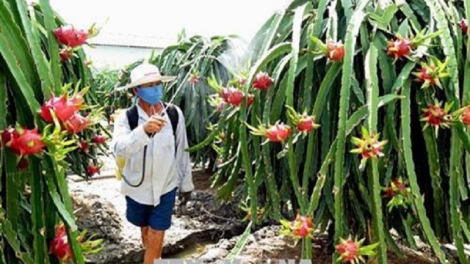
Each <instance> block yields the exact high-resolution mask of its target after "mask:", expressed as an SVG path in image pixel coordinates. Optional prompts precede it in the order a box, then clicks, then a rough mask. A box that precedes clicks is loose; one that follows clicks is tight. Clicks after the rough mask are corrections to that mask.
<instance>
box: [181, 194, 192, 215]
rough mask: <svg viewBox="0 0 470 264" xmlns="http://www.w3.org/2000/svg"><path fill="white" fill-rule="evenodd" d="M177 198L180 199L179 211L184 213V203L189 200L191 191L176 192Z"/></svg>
mask: <svg viewBox="0 0 470 264" xmlns="http://www.w3.org/2000/svg"><path fill="white" fill-rule="evenodd" d="M178 200H179V201H180V204H179V209H180V213H181V214H184V213H186V204H187V203H188V202H189V200H191V192H180V193H179V194H178Z"/></svg>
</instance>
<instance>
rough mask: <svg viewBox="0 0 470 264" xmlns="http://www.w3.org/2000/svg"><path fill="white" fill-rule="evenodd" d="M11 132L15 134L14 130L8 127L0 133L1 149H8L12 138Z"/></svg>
mask: <svg viewBox="0 0 470 264" xmlns="http://www.w3.org/2000/svg"><path fill="white" fill-rule="evenodd" d="M13 132H15V129H14V128H12V127H11V126H10V127H7V128H6V129H5V130H3V131H2V132H1V134H0V135H1V138H2V147H3V148H4V147H10V143H11V139H12V138H13Z"/></svg>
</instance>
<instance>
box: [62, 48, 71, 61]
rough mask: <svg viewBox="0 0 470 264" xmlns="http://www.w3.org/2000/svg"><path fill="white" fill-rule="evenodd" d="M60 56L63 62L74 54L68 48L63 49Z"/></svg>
mask: <svg viewBox="0 0 470 264" xmlns="http://www.w3.org/2000/svg"><path fill="white" fill-rule="evenodd" d="M59 54H60V60H61V61H67V60H69V59H70V58H71V57H72V56H73V53H72V52H71V51H70V50H69V49H67V48H64V49H61V50H60V53H59Z"/></svg>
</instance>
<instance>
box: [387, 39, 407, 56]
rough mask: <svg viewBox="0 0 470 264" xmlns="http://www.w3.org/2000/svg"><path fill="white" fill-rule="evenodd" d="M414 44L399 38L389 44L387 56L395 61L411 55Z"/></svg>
mask: <svg viewBox="0 0 470 264" xmlns="http://www.w3.org/2000/svg"><path fill="white" fill-rule="evenodd" d="M411 46H412V42H411V41H410V40H409V39H406V38H402V37H398V38H397V39H395V40H393V41H391V42H389V44H388V47H387V54H388V55H389V56H391V57H393V58H394V59H395V60H397V59H400V58H403V57H405V56H408V55H410V53H411V49H412V47H411Z"/></svg>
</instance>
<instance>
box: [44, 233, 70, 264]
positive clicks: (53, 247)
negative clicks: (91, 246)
mask: <svg viewBox="0 0 470 264" xmlns="http://www.w3.org/2000/svg"><path fill="white" fill-rule="evenodd" d="M49 254H51V255H54V256H56V257H57V258H58V259H59V260H60V261H61V262H63V263H68V262H69V261H72V257H73V255H72V250H71V248H70V245H69V241H68V238H67V233H66V232H65V226H64V225H63V224H62V225H59V226H58V227H57V229H56V233H55V236H54V238H53V239H52V240H51V242H50V245H49Z"/></svg>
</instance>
